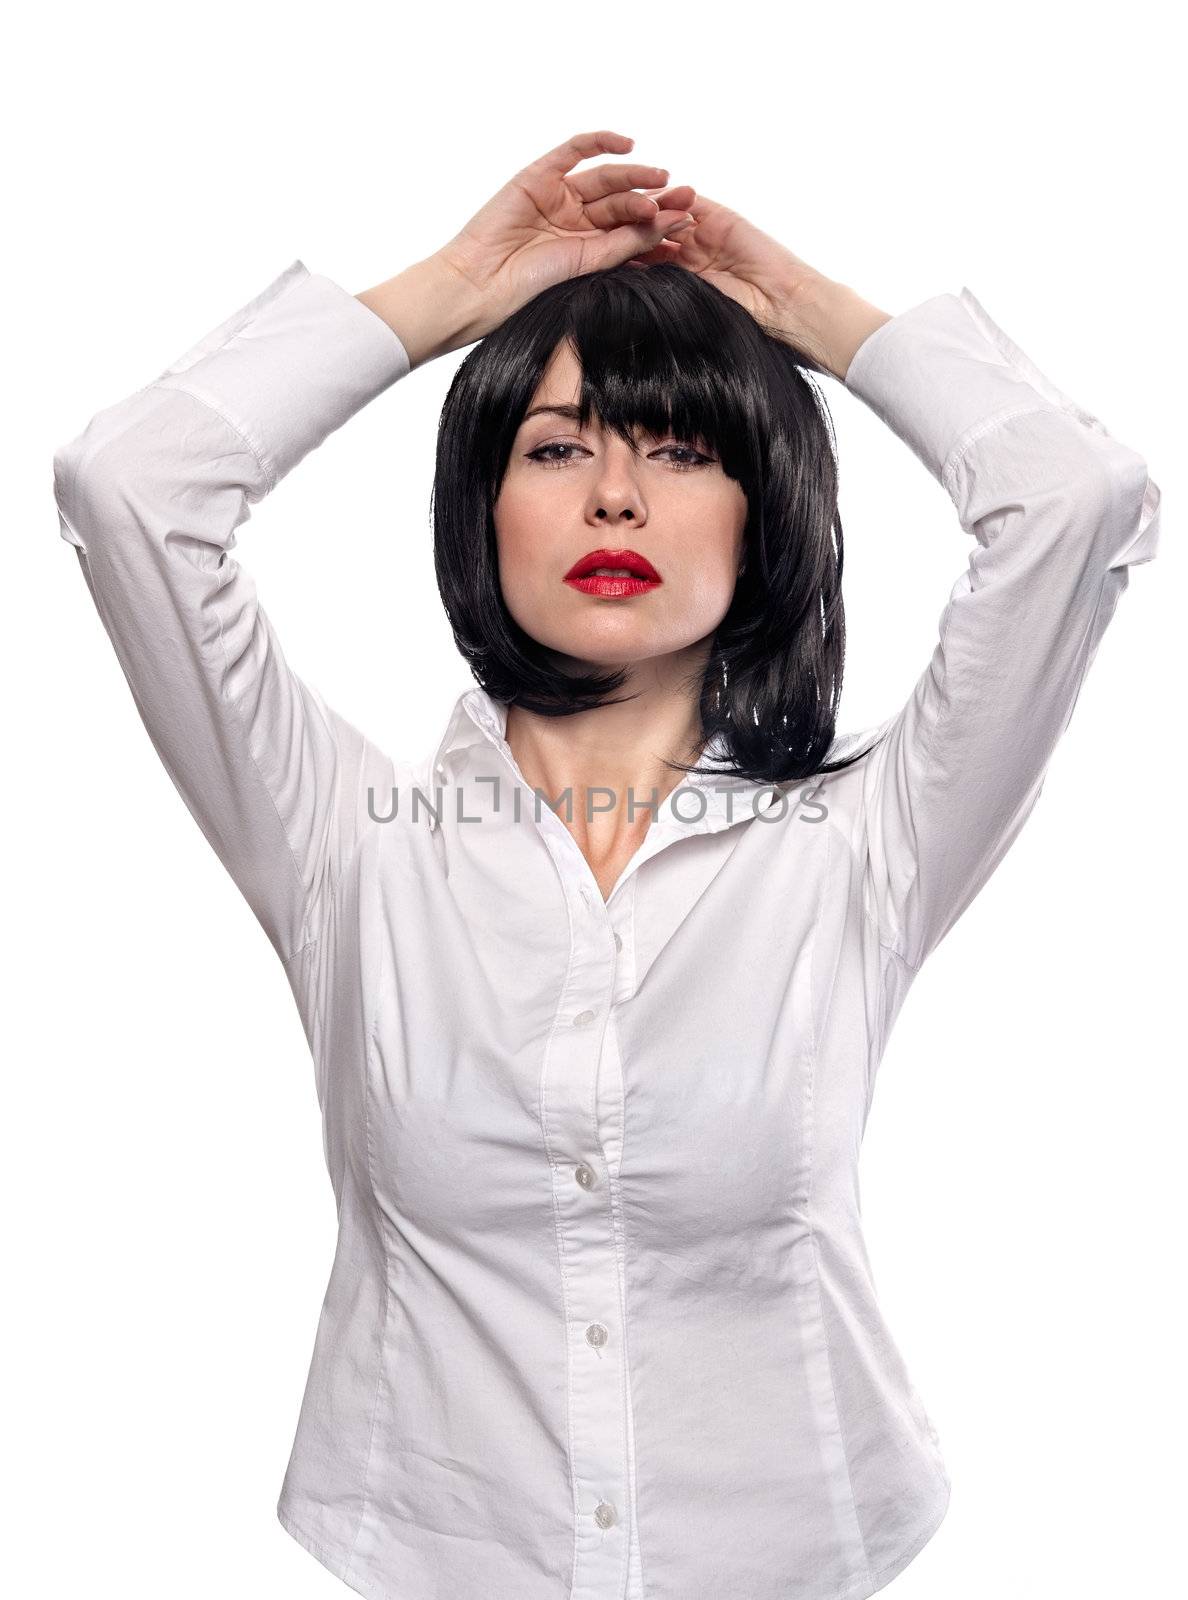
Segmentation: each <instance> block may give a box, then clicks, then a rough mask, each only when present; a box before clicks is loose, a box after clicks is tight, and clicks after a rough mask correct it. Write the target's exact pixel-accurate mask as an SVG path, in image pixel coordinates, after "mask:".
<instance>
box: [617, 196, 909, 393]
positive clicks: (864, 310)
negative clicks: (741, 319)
mask: <svg viewBox="0 0 1188 1600" xmlns="http://www.w3.org/2000/svg"><path fill="white" fill-rule="evenodd" d="M643 192H644V194H646V195H647V196H648V197H649V199H652V200H655V201H656V203H657V204H658V205H660V206H664V205H665V203H666V202H665V198H664V197H665V195H666V194H668V193H669V191H668V190H667V189H645V190H644V191H643ZM687 193H688V190H687V189H682V190H681V197H682V198H681V201H680V204H681V206H682V207H683V208H684V210H686V211H688V212H689V214H690V215H691V216H692V217H693V218H694V219H695V226H693V227H691V228H686V229H685V231H684V232H683V233H682V234H681V236H680V238H679V239H665V240H662V241H661V242H660V243H659V244H658V245H657V246H656V248H655V249H653V250H649V251H647V252H646V253H645V254H643V255H640V256H636V257H634V258H633V259H634V260H635V261H637V262H639V263H640V265H650V264H652V263H654V262H660V261H675V262H677V263H678V265H680V266H682V267H686V268H687V269H688V270H689V271H690V272H695V273H697V275H698V276H699V277H702V278H704V279H705V280H706V282H707V283H712V284H713V285H714V287H715V288H716V289H720V290H721V291H722V293H723V294H727V295H729V296H730V298H731V299H732V300H736V301H737V302H738V303H739V305H741V306H743V307H744V308H745V309H746V310H747V311H749V312H750V313H751V315H752V316H753V317H754V318H755V319H756V321H758V322H760V323H762V324H763V325H764V326H765V327H766V328H768V329H769V331H770V332H772V333H774V334H776V335H777V336H779V337H780V338H783V339H785V340H786V341H787V342H788V343H789V344H791V345H792V346H794V347H795V348H796V350H798V351H799V352H800V353H801V354H803V355H805V356H807V357H808V360H809V362H810V364H812V365H813V366H815V367H817V368H818V369H822V368H823V369H824V370H825V371H827V372H832V373H833V375H834V376H835V377H838V378H844V377H845V372H846V368H847V367H848V366H849V361H850V357H851V356H852V355H853V353H854V351H855V350H856V349H857V347H858V345H859V344H860V343H861V342H862V340H863V339H864V338H865V337H866V336H867V335H868V334H869V333H871V332H873V330H874V328H876V327H878V326H879V325H880V324H881V323H883V322H886V321H887V320H888V313H887V312H885V311H880V310H879V309H878V308H877V307H876V306H872V305H871V304H870V303H869V302H868V301H865V300H862V299H861V298H860V296H858V295H857V294H855V293H854V291H853V290H851V289H848V288H847V287H846V286H845V285H844V284H840V283H838V282H836V281H835V280H834V279H832V278H828V277H826V276H825V274H824V273H823V272H818V271H817V270H816V268H815V267H810V266H809V264H808V262H806V261H802V260H801V258H800V257H799V256H797V255H794V254H793V252H792V251H791V250H789V249H787V247H786V246H784V245H782V244H780V243H779V241H778V240H776V239H773V238H772V237H771V235H770V234H767V233H764V232H763V231H762V230H761V229H759V228H757V227H755V225H754V224H753V223H750V222H748V221H747V220H746V218H745V217H742V216H740V215H739V213H738V212H737V211H731V210H730V209H729V207H728V206H723V205H719V204H718V202H717V201H715V200H710V199H708V198H707V197H706V196H705V195H703V194H695V195H694V197H693V200H692V201H691V202H689V201H686V200H685V198H684V196H685V195H686V194H687Z"/></svg>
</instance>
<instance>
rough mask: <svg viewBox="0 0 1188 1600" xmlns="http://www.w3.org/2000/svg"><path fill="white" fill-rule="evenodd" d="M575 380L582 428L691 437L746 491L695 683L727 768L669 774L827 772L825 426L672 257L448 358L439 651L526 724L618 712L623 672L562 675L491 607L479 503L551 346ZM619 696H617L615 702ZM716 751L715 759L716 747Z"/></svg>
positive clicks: (833, 522) (582, 289)
mask: <svg viewBox="0 0 1188 1600" xmlns="http://www.w3.org/2000/svg"><path fill="white" fill-rule="evenodd" d="M563 339H568V340H569V342H570V345H571V347H572V349H573V351H574V354H575V355H576V358H577V360H578V362H579V364H580V366H581V371H582V389H581V399H580V407H581V425H582V426H583V427H585V426H587V425H588V424H589V420H590V417H591V415H596V416H597V417H598V418H599V419H600V420H601V422H602V424H603V426H604V427H605V428H607V429H613V430H614V432H615V433H617V434H618V435H619V436H620V437H621V438H623V439H624V440H625V441H626V442H627V443H629V444H630V443H632V442H633V439H634V430H635V428H636V427H643V428H645V429H647V430H648V431H649V432H650V433H653V434H660V433H668V432H671V433H672V434H674V435H675V437H676V438H678V439H682V440H688V441H693V440H694V439H700V440H701V441H703V442H704V443H705V444H706V445H708V446H709V448H710V449H711V450H713V451H715V452H716V453H717V456H718V459H719V461H720V462H721V465H722V469H723V471H724V472H726V473H727V474H728V475H729V476H730V477H731V478H734V479H735V480H736V481H737V482H738V483H739V485H740V486H741V488H742V489H743V492H744V493H745V495H746V498H747V505H748V512H747V521H746V526H745V531H744V544H743V564H742V565H743V570H742V572H741V574H740V576H739V578H738V580H737V583H736V586H735V591H734V595H733V598H732V600H731V604H730V608H729V610H728V611H727V613H726V615H725V616H724V617H723V619H722V621H721V623H720V624H719V626H718V628H717V630H716V632H715V634H714V639H713V644H712V649H711V653H710V656H709V660H708V662H707V665H706V668H705V671H704V673H703V674H702V677H701V684H700V691H699V705H700V714H701V723H702V730H703V733H704V736H705V741H706V743H707V744H708V742H709V741H710V740H712V739H713V738H714V737H715V736H716V735H722V736H723V740H724V749H725V752H726V755H725V759H726V760H727V761H728V763H729V764H728V765H726V766H722V767H718V768H715V769H710V768H705V767H694V766H691V765H686V764H682V763H678V762H669V765H670V766H673V767H677V768H679V769H680V770H681V771H683V772H691V771H699V772H702V773H707V774H709V773H711V772H712V774H713V775H715V776H717V775H723V774H727V773H728V774H731V775H733V776H737V777H742V778H748V779H753V780H756V781H758V782H761V783H787V782H797V781H799V780H801V779H803V778H807V777H810V776H812V775H814V774H817V773H824V772H832V771H837V770H839V769H840V768H842V767H845V766H848V765H850V764H851V763H852V762H853V761H856V760H859V759H860V758H861V756H863V755H865V754H867V753H868V751H866V750H862V751H859V752H857V753H856V754H853V755H850V756H848V757H844V758H839V759H837V760H835V761H832V762H826V761H825V759H824V758H825V756H826V754H827V752H828V750H829V748H830V746H831V744H832V742H833V738H834V730H835V724H836V718H837V706H838V700H839V698H840V695H841V680H842V668H843V658H844V653H845V619H844V612H843V607H842V596H841V576H842V530H841V523H840V520H839V518H838V512H837V481H838V480H837V458H836V450H835V442H834V433H833V425H832V420H831V418H830V415H829V410H828V407H827V405H826V403H825V400H824V398H823V397H822V395H821V393H820V391H819V389H818V387H817V384H816V382H815V380H814V379H813V378H812V377H810V376H808V375H807V374H808V373H819V372H820V370H821V369H820V368H819V367H817V366H816V365H815V364H814V363H813V362H812V361H811V360H810V359H809V358H808V357H807V356H806V355H805V354H803V353H802V352H799V351H797V350H795V349H794V348H793V347H792V345H791V344H789V343H788V342H787V340H786V339H784V338H782V337H780V336H778V335H777V334H776V333H774V332H769V331H768V330H767V329H766V328H765V327H764V326H763V325H762V324H761V323H759V322H758V321H757V320H756V319H755V318H754V317H753V316H752V315H751V314H750V313H749V312H748V311H747V310H745V309H744V308H743V307H742V306H740V305H739V304H738V303H737V302H736V301H734V300H732V299H731V298H730V297H729V296H728V295H726V294H723V293H722V291H721V290H719V289H716V288H714V286H713V285H712V284H710V283H707V282H706V281H705V280H704V279H703V278H700V277H698V276H697V274H696V273H693V272H690V271H689V270H688V269H687V268H685V267H681V266H678V265H676V264H675V263H673V262H659V263H656V264H654V265H639V264H637V265H629V264H627V263H624V264H623V265H622V266H618V267H614V268H609V269H605V270H602V271H597V272H591V273H585V274H582V275H580V276H578V277H576V278H571V279H568V280H566V281H565V282H562V283H559V284H556V285H553V286H552V287H550V288H547V289H545V290H543V291H542V292H541V293H540V294H538V295H537V296H536V297H535V298H534V299H532V300H530V301H528V302H527V304H525V305H523V306H521V307H520V308H519V309H518V310H517V311H516V312H514V313H513V315H512V316H510V317H508V318H507V319H506V321H504V322H502V323H501V324H500V325H499V326H498V327H497V328H495V329H494V330H493V331H492V332H491V333H489V334H488V335H487V336H486V337H485V338H484V339H482V340H481V341H480V342H479V343H478V344H477V345H476V346H475V348H474V349H473V350H471V351H470V352H469V353H468V354H467V356H466V357H465V359H464V360H463V361H462V363H461V365H460V366H459V368H458V370H457V372H456V373H455V375H454V379H453V382H452V383H451V385H450V389H449V393H448V394H447V396H446V401H445V405H444V406H443V408H442V413H441V418H440V422H439V425H438V434H437V459H436V470H435V475H434V482H433V496H432V519H433V538H434V563H435V568H436V576H437V584H438V588H439V590H440V593H441V597H442V600H443V602H444V604H445V609H446V615H447V617H448V619H449V622H450V626H451V628H452V629H453V633H454V639H455V642H456V644H457V646H458V649H459V650H460V652H461V653H462V655H463V656H464V657H465V658H466V660H467V661H468V663H469V664H470V669H471V672H472V673H473V675H474V677H475V679H476V680H477V681H478V683H479V685H480V686H481V687H482V688H483V689H485V690H486V691H487V693H488V694H490V695H491V696H492V698H493V699H495V700H501V701H506V702H508V703H510V704H515V705H519V706H522V707H524V708H525V709H526V710H529V711H533V712H536V713H539V714H541V715H544V716H567V715H571V714H572V713H574V712H576V711H585V710H589V709H591V708H593V707H595V706H599V705H604V704H615V703H618V702H617V701H616V700H615V699H613V698H609V697H612V696H614V694H615V691H616V690H618V689H619V688H621V687H622V685H623V684H624V682H625V681H626V673H625V672H623V671H615V672H606V671H604V672H596V673H586V674H574V673H569V672H564V671H562V670H561V669H560V668H559V667H558V666H557V665H556V664H555V660H554V655H553V652H551V651H549V650H547V649H546V648H545V647H544V646H543V645H541V644H540V643H538V642H537V641H536V640H535V639H533V638H531V637H530V636H529V635H528V634H527V633H526V632H525V631H524V630H523V629H522V628H521V627H520V626H519V625H518V623H517V622H516V621H515V619H514V618H513V617H512V615H511V613H510V612H509V610H508V608H507V605H506V602H505V601H504V599H503V594H502V591H501V588H500V583H499V560H498V547H497V543H496V536H495V523H494V516H493V507H494V504H495V501H496V500H497V498H498V495H499V488H500V485H501V483H502V481H503V476H504V473H505V471H506V468H507V463H508V460H509V458H510V455H511V449H512V445H513V442H514V440H515V436H516V434H517V432H518V430H519V427H520V424H521V422H522V420H523V417H524V413H525V412H526V411H527V409H528V406H529V404H530V403H531V400H532V396H533V395H534V394H535V392H536V389H537V387H538V385H539V384H540V381H541V379H542V377H543V376H544V372H545V369H546V367H547V366H548V363H549V360H550V358H551V357H552V354H553V352H554V350H555V349H556V347H557V345H558V344H559V343H560V341H561V340H563ZM620 698H629V697H628V696H623V697H620ZM720 748H721V747H720Z"/></svg>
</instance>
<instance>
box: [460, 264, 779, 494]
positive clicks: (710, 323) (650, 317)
mask: <svg viewBox="0 0 1188 1600" xmlns="http://www.w3.org/2000/svg"><path fill="white" fill-rule="evenodd" d="M721 298H722V299H723V300H725V297H721ZM526 309H527V315H525V314H524V313H523V312H522V313H521V314H520V316H519V317H518V318H517V319H516V324H515V330H514V333H512V332H511V330H510V329H508V330H506V334H510V335H511V336H510V338H508V337H506V335H505V338H504V339H503V340H501V343H502V350H501V357H502V359H501V362H500V368H499V370H500V372H501V374H502V376H503V378H504V382H505V384H506V387H504V385H503V384H499V383H495V384H491V385H489V386H488V387H487V388H486V392H485V394H484V395H483V399H484V401H485V402H486V404H485V405H484V406H482V407H481V412H482V413H483V414H482V415H480V418H479V429H478V441H477V442H478V444H479V449H480V451H481V452H482V453H484V454H486V455H487V465H488V468H489V469H490V470H491V471H492V472H493V476H492V477H490V478H489V479H488V481H489V482H491V483H492V485H493V487H497V485H498V482H499V481H500V480H501V479H502V475H503V472H504V470H505V467H506V462H507V460H508V458H509V456H510V453H511V447H512V443H513V441H514V439H515V435H516V433H517V432H518V430H519V428H520V425H521V423H522V422H523V419H524V415H525V413H526V412H527V410H528V409H529V407H530V405H531V403H532V398H533V396H534V394H535V393H536V391H537V389H538V387H539V385H540V382H541V379H542V378H543V376H544V373H545V371H546V369H547V367H548V364H549V362H550V360H551V359H552V356H553V353H554V351H555V350H556V349H557V347H558V345H560V344H561V343H563V342H568V344H569V346H570V348H571V349H572V351H573V354H574V356H575V358H576V360H577V362H578V365H579V367H580V368H581V374H582V381H581V393H580V396H579V398H578V408H579V413H580V415H579V422H580V425H581V426H582V427H583V428H584V427H588V426H589V425H590V423H591V421H592V420H594V419H597V421H598V422H600V423H601V424H602V426H603V427H604V428H606V429H607V430H608V431H611V432H614V433H615V434H617V435H618V436H619V437H620V438H622V439H623V440H624V441H625V442H626V443H628V444H631V445H633V446H634V442H635V433H636V431H637V430H641V429H642V430H644V431H645V432H647V433H648V434H651V435H666V434H671V435H673V436H674V437H676V438H677V439H679V440H680V441H682V442H683V443H688V444H692V445H698V444H700V445H701V446H703V447H705V448H707V449H709V450H711V451H713V452H714V453H715V454H716V455H717V457H718V458H719V460H720V461H721V463H722V467H723V470H724V471H725V472H726V473H727V474H728V475H729V476H731V477H734V478H737V479H739V480H744V479H746V480H750V481H754V479H755V477H756V476H757V473H758V470H759V466H760V460H761V457H762V439H763V429H762V428H761V427H760V426H759V425H758V419H759V418H760V417H761V415H762V414H763V409H764V407H763V392H764V391H763V382H764V373H765V361H764V354H765V353H764V350H763V348H762V345H763V339H764V336H763V335H762V333H761V332H760V330H759V327H758V325H757V324H754V323H751V327H752V328H753V329H754V334H753V343H754V349H753V350H748V348H747V346H748V345H749V344H750V343H751V342H752V340H751V338H749V337H748V327H747V323H748V321H749V319H741V320H740V318H739V317H737V316H735V315H733V314H732V313H736V312H737V311H738V308H737V307H736V306H734V305H733V302H730V301H725V304H724V305H722V306H721V308H720V309H719V307H718V305H717V304H716V303H715V301H714V300H713V299H711V298H709V297H707V296H706V293H705V288H704V285H702V284H700V283H698V282H697V280H695V279H694V278H693V275H692V274H691V273H689V272H688V271H687V270H686V269H685V268H683V267H676V266H673V267H652V268H650V269H643V268H632V269H630V270H629V271H627V272H626V273H624V272H622V271H620V272H618V273H588V274H585V275H584V276H581V277H579V278H575V279H572V280H570V282H569V283H567V284H565V285H562V286H560V287H559V288H554V289H553V290H552V291H551V292H549V293H548V294H545V295H541V296H539V297H538V299H537V301H536V302H534V303H533V305H532V307H531V308H526ZM748 356H751V357H752V359H751V360H748V359H747V357H748ZM500 389H503V392H502V393H500V392H498V391H499V390H500ZM484 424H486V425H485V426H484ZM484 446H486V450H484Z"/></svg>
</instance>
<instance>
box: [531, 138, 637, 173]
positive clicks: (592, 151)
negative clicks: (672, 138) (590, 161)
mask: <svg viewBox="0 0 1188 1600" xmlns="http://www.w3.org/2000/svg"><path fill="white" fill-rule="evenodd" d="M634 143H635V140H634V139H631V138H628V136H627V135H626V134H625V133H612V132H611V130H610V129H609V128H599V129H598V131H597V132H596V133H575V134H574V135H573V137H572V138H571V139H566V140H564V141H563V142H562V143H561V144H559V145H556V146H554V148H553V149H552V150H549V151H546V152H545V154H544V155H543V156H538V157H537V159H536V160H535V161H531V162H529V164H528V166H527V167H526V168H525V169H524V170H525V171H526V172H535V173H537V174H539V175H541V176H544V175H548V176H551V177H559V176H561V175H562V174H564V173H566V172H568V171H569V170H570V168H571V167H576V166H577V164H578V162H579V161H585V160H586V159H587V157H589V156H599V155H604V154H607V153H612V154H615V155H626V153H627V151H628V150H630V149H631V147H632V146H633V145H634Z"/></svg>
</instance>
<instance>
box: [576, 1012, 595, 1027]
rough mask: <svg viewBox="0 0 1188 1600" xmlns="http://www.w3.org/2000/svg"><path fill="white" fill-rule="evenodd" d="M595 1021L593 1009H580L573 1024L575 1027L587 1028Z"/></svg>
mask: <svg viewBox="0 0 1188 1600" xmlns="http://www.w3.org/2000/svg"><path fill="white" fill-rule="evenodd" d="M593 1021H594V1013H593V1012H592V1011H579V1012H578V1014H577V1016H576V1017H574V1019H573V1025H574V1027H575V1028H587V1027H589V1025H590V1023H592V1022H593Z"/></svg>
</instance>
